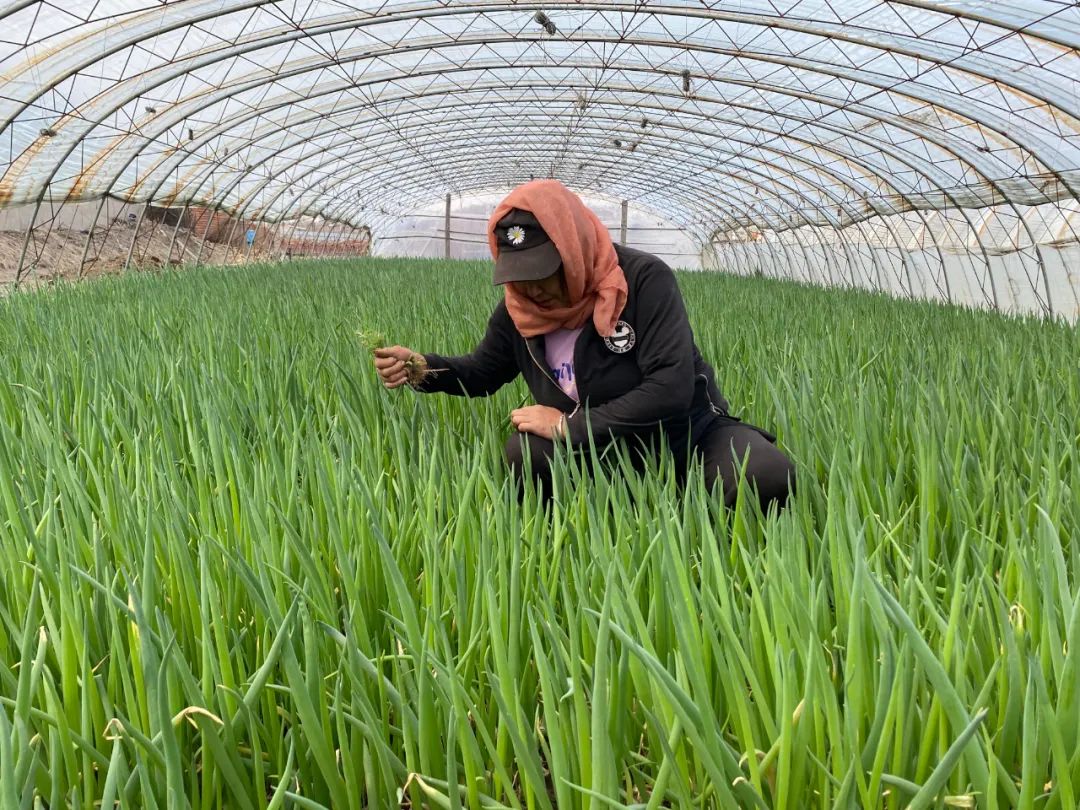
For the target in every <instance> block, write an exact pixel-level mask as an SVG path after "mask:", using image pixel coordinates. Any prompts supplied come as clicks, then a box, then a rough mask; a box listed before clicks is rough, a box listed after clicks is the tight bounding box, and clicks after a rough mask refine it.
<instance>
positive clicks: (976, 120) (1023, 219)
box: [30, 43, 1037, 245]
mask: <svg viewBox="0 0 1080 810" xmlns="http://www.w3.org/2000/svg"><path fill="white" fill-rule="evenodd" d="M667 44H669V43H667ZM972 121H973V122H974V123H976V124H982V125H983V126H986V122H985V120H984V119H981V118H978V119H972ZM946 151H950V150H946ZM1017 218H1018V221H1019V222H1020V223H1022V224H1023V225H1024V226H1025V227H1026V226H1027V221H1026V219H1025V218H1024V217H1023V216H1022V215H1020V214H1019V213H1018V212H1017ZM35 219H36V215H35ZM30 227H31V228H32V227H33V222H32V223H31V226H30ZM1032 241H1033V243H1035V244H1036V245H1037V242H1036V241H1035V240H1034V239H1032Z"/></svg>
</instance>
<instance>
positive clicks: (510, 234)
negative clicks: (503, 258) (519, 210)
mask: <svg viewBox="0 0 1080 810" xmlns="http://www.w3.org/2000/svg"><path fill="white" fill-rule="evenodd" d="M506 238H507V239H508V240H509V241H510V244H511V245H514V246H515V247H517V246H518V245H520V244H521V243H522V242H524V241H525V229H524V228H522V227H521V226H520V225H513V226H511V227H509V228H507V229H506Z"/></svg>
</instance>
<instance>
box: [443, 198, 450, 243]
mask: <svg viewBox="0 0 1080 810" xmlns="http://www.w3.org/2000/svg"><path fill="white" fill-rule="evenodd" d="M443 228H444V229H445V232H444V234H443V256H444V258H447V259H449V258H450V195H449V194H447V195H446V216H445V217H444V218H443Z"/></svg>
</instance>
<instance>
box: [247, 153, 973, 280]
mask: <svg viewBox="0 0 1080 810" xmlns="http://www.w3.org/2000/svg"><path fill="white" fill-rule="evenodd" d="M335 147H340V144H336V145H335ZM818 148H820V147H818ZM823 151H827V150H823ZM807 165H810V166H811V167H812V168H818V166H817V164H812V163H809V162H808V163H807ZM785 171H786V170H785ZM875 176H876V177H878V178H879V179H881V176H880V175H875ZM769 179H770V180H771V179H772V178H769ZM841 179H842V180H843V181H844V182H845V183H847V182H849V181H848V180H847V179H846V178H842V177H841ZM886 183H887V181H886ZM887 184H888V183H887ZM935 185H936V184H935ZM226 193H227V192H226ZM943 193H946V194H947V193H948V192H947V191H943ZM244 213H245V214H246V208H245V210H244ZM257 216H258V215H257ZM920 216H921V214H920ZM924 222H925V220H924ZM894 241H895V242H896V243H898V244H899V243H900V242H901V240H900V239H899V237H898V236H897V235H896V234H895V233H894ZM901 257H903V253H902V252H901ZM977 277H978V276H976V278H977ZM991 279H992V276H991ZM879 282H880V276H879ZM946 283H947V282H946ZM908 288H909V291H913V289H914V285H913V284H912V283H911V282H910V275H909V284H908ZM984 292H985V288H984Z"/></svg>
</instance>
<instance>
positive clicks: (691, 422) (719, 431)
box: [506, 411, 795, 510]
mask: <svg viewBox="0 0 1080 810" xmlns="http://www.w3.org/2000/svg"><path fill="white" fill-rule="evenodd" d="M662 430H663V431H664V433H665V434H666V440H667V446H668V448H669V449H670V451H671V452H672V453H673V454H674V456H675V465H676V471H677V473H678V475H679V481H680V484H681V483H682V482H683V481H684V480H685V475H686V471H687V469H688V468H689V466H690V461H691V458H693V457H698V458H701V459H702V460H703V462H704V464H703V466H704V470H705V485H706V487H708V488H709V490H712V489H713V487H714V486H716V485H717V481H719V482H720V483H719V486H721V487H722V491H723V495H724V504H725V505H726V506H731V505H732V504H734V503H735V496H736V495H737V493H738V487H739V471H740V469H742V471H743V474H744V476H745V479H746V483H745V484H744V486H747V487H750V488H751V489H752V490H754V491H756V492H757V496H758V501H759V503H760V504H761V508H762V510H767V509H768V507H769V505H770V504H772V503H775V504H776V505H777V506H778V507H781V508H782V507H783V506H784V505H785V504H786V503H787V499H788V496H789V495H790V494H792V493H793V492H794V491H795V467H794V465H793V464H792V463H791V460H790V459H789V458H788V457H787V456H786V455H784V453H783V452H781V451H780V450H779V449H778V448H777V447H776V445H775V444H774V443H773V441H772V440H770V438H767V434H766V433H765V432H764V431H761V430H759V429H758V428H755V427H753V426H751V425H748V424H746V423H744V422H740V421H738V420H736V419H732V418H731V417H727V416H722V415H720V414H716V413H713V412H712V411H708V412H705V413H703V414H698V415H696V416H694V417H692V418H689V419H688V420H687V421H686V422H685V423H680V424H677V425H674V426H672V425H668V426H666V427H664V428H663V429H662ZM660 431H661V428H654V429H651V430H648V431H645V432H642V433H636V434H632V435H631V436H626V437H622V438H620V439H619V441H622V442H624V443H625V444H626V446H627V449H628V450H629V451H630V454H629V455H630V459H631V461H632V462H633V463H634V467H635V469H637V470H639V471H640V470H641V469H642V468H643V467H644V464H645V459H646V458H647V457H648V455H649V453H651V452H654V451H655V450H656V449H657V447H658V445H659V436H660ZM526 444H527V445H528V450H527V452H528V455H529V463H528V464H526V462H525V455H526ZM602 446H603V445H602V444H601V442H600V441H599V439H597V449H598V450H599V449H600V448H601V447H602ZM556 451H557V447H556V444H555V443H554V442H552V441H549V440H548V439H541V438H540V437H539V436H534V435H533V434H531V433H515V434H513V435H512V436H510V438H509V439H508V440H507V442H506V460H507V463H508V464H509V465H510V468H511V469H512V470H513V471H514V473H515V474H516V475H517V476H518V477H519V478H524V476H525V475H526V471H527V470H531V474H532V477H533V479H534V480H535V481H536V483H537V484H538V485H539V486H540V487H541V490H542V493H543V495H544V497H550V494H551V464H552V458H553V457H554V454H555V452H556ZM576 452H583V451H580V450H579V451H576ZM691 454H693V455H691Z"/></svg>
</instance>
